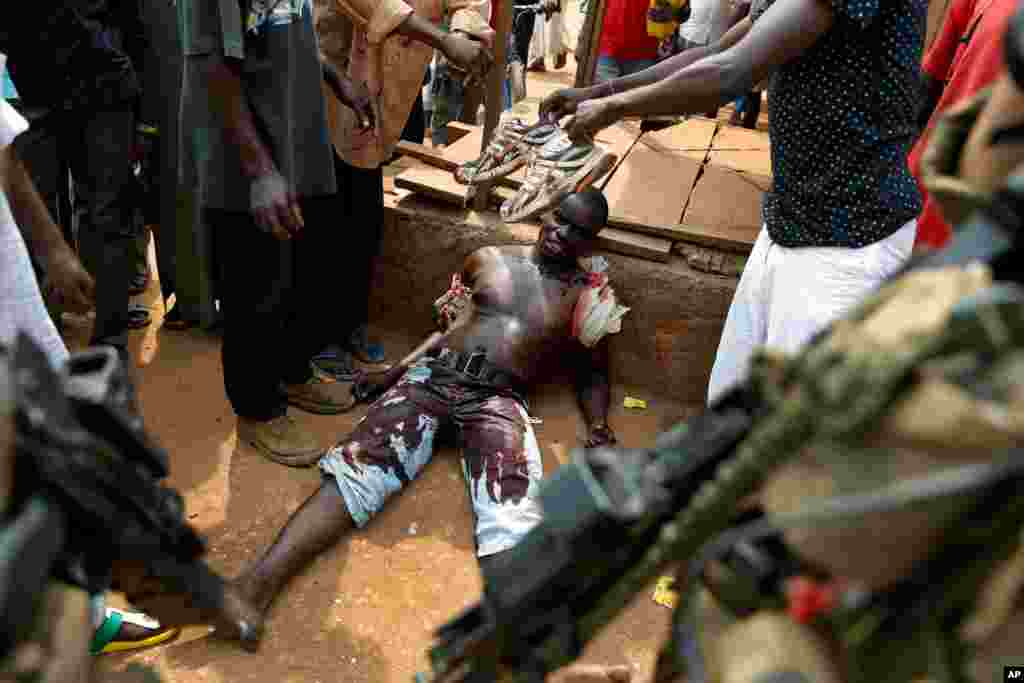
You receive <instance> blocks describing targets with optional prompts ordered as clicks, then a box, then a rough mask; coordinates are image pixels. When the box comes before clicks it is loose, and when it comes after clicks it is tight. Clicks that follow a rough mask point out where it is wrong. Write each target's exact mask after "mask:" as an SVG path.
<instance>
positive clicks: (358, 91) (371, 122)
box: [334, 75, 377, 130]
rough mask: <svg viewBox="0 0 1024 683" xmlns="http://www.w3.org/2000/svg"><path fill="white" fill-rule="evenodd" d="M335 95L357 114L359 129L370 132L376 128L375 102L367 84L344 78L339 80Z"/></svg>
mask: <svg viewBox="0 0 1024 683" xmlns="http://www.w3.org/2000/svg"><path fill="white" fill-rule="evenodd" d="M334 94H335V95H337V97H338V99H339V100H341V103H342V104H344V105H345V106H346V107H348V108H349V109H351V110H352V111H354V112H355V114H356V121H357V122H358V125H359V128H361V129H363V130H368V129H371V128H374V127H376V125H377V116H376V114H374V113H373V102H372V101H371V100H370V91H369V90H368V89H367V87H366V84H365V83H362V82H357V81H353V80H352V79H351V78H349V77H348V76H347V75H346V76H343V77H341V78H340V79H339V80H338V84H337V87H336V88H334Z"/></svg>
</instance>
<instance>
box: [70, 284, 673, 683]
mask: <svg viewBox="0 0 1024 683" xmlns="http://www.w3.org/2000/svg"><path fill="white" fill-rule="evenodd" d="M144 299H145V300H148V301H149V302H150V303H151V304H152V307H153V310H154V318H155V320H154V323H153V325H152V326H151V327H150V328H148V329H147V330H144V331H142V332H139V333H135V334H134V336H133V345H134V351H135V352H136V354H137V357H138V359H139V368H138V379H139V390H140V400H141V404H142V408H143V413H144V417H145V421H146V424H147V426H148V428H149V430H150V431H151V432H152V434H153V435H154V436H155V437H156V438H157V439H158V440H159V441H160V443H161V444H162V445H163V446H164V447H166V448H167V450H168V451H169V452H170V454H171V477H170V482H169V483H170V484H171V485H173V486H175V487H177V488H178V489H179V490H180V491H181V492H182V493H183V495H184V496H185V499H186V505H187V514H188V517H189V520H190V522H191V523H192V524H194V525H195V526H196V527H197V528H198V529H199V530H200V531H201V532H202V533H203V534H204V535H205V537H206V539H207V540H208V543H209V554H208V556H207V560H208V562H209V563H210V565H211V566H212V567H213V568H214V569H215V570H217V571H219V572H221V573H222V574H223V575H225V576H228V577H231V576H234V575H236V574H237V573H238V572H239V571H240V570H241V569H242V567H244V566H245V565H247V564H248V563H249V562H251V561H253V560H254V559H256V557H257V556H258V554H259V553H260V552H261V551H262V550H263V549H264V548H265V547H266V546H267V545H268V544H269V543H270V541H271V540H272V539H273V537H274V536H275V534H276V533H277V531H278V530H279V529H280V528H281V526H282V525H283V524H284V522H285V521H286V520H287V518H288V516H289V515H290V514H291V513H292V512H293V511H294V510H295V509H296V508H297V507H298V506H299V504H300V503H301V502H302V501H303V500H304V499H305V497H306V496H307V495H309V494H310V493H312V492H313V491H314V490H315V489H316V488H317V486H318V484H319V475H318V473H317V471H316V470H315V469H291V468H286V467H283V466H281V465H277V464H274V463H271V462H270V461H268V460H265V459H264V458H262V457H260V456H259V455H258V454H257V453H256V452H254V451H253V450H252V449H250V448H248V447H239V446H238V444H237V442H236V436H235V420H234V417H233V415H232V413H231V410H230V407H229V405H228V403H227V400H226V399H225V397H224V390H223V384H222V382H223V378H222V373H221V366H220V353H219V339H218V338H217V337H216V335H215V334H211V333H206V332H202V331H199V330H197V329H193V330H188V331H185V332H174V331H168V330H163V329H161V326H160V314H161V312H162V307H161V305H160V303H159V297H158V295H157V294H156V290H155V288H151V290H150V292H148V293H147V295H145V296H144ZM73 336H74V335H73ZM381 336H382V338H383V339H384V341H385V343H386V346H387V349H388V351H389V354H390V355H392V356H398V355H399V354H402V353H405V352H406V351H407V350H409V349H411V347H412V344H413V340H412V339H409V338H407V337H402V336H401V335H390V334H387V333H382V334H381ZM254 343H258V340H254ZM626 392H628V393H629V395H632V396H636V397H638V398H644V399H647V400H648V401H649V403H648V409H647V410H643V411H637V410H626V409H624V408H623V407H622V403H623V396H624V395H625V394H626ZM678 411H679V407H678V406H674V405H671V404H668V403H664V402H662V401H661V400H659V399H657V398H655V397H652V396H651V395H650V394H649V393H647V392H644V391H643V390H642V389H639V388H628V387H616V388H615V393H614V402H613V409H612V414H611V417H610V421H611V423H612V425H613V426H614V428H615V429H616V431H617V433H618V435H619V438H620V441H621V442H622V443H624V444H626V445H628V446H644V445H649V444H651V443H652V442H653V439H654V437H655V435H656V434H657V433H658V432H659V431H660V430H661V429H663V428H664V427H665V426H666V425H667V424H668V423H669V422H671V421H672V420H673V419H674V418H675V417H677V416H678V414H679V413H678ZM362 412H363V409H357V410H356V411H354V412H352V413H351V414H348V415H342V416H336V417H321V416H314V415H310V414H306V413H303V412H301V411H293V414H294V415H295V416H296V417H297V419H298V420H299V422H300V423H301V424H302V425H304V426H306V427H308V428H309V429H311V430H313V431H314V432H315V433H316V434H317V435H318V436H319V437H320V439H321V440H322V442H323V443H324V445H325V446H327V445H330V444H332V443H333V442H335V441H337V440H338V439H340V438H341V437H343V436H344V435H345V434H346V432H347V431H348V430H349V429H350V428H351V427H352V426H353V425H354V423H355V421H356V420H358V419H359V417H360V416H361V415H362ZM531 413H532V415H533V416H534V417H537V418H540V419H542V420H543V423H542V424H539V425H537V426H536V431H537V435H538V440H539V441H540V443H541V447H542V450H543V455H544V460H545V470H546V471H547V472H549V473H550V472H551V471H552V470H553V469H555V468H556V467H557V466H558V465H559V464H560V463H563V462H565V461H566V459H567V457H568V454H569V451H570V449H571V448H573V447H574V445H575V444H577V443H578V439H579V437H580V436H581V434H582V432H581V423H580V420H579V418H578V413H577V410H576V406H575V402H574V399H573V397H572V395H571V393H570V391H569V390H568V388H567V387H562V386H557V385H553V386H550V387H544V388H542V390H541V391H540V392H539V393H538V394H537V395H536V396H535V397H534V399H533V400H532V402H531ZM471 520H472V516H471V512H470V508H469V504H468V497H467V494H466V490H465V485H464V483H463V479H462V474H461V470H460V468H459V461H458V457H457V455H456V453H455V451H454V450H453V449H451V448H444V449H442V450H440V451H439V452H438V453H437V454H436V455H435V457H434V460H433V462H432V463H431V464H430V465H429V466H428V467H427V468H426V470H425V472H424V473H423V475H422V476H421V477H420V478H419V479H418V480H417V481H415V482H413V485H412V486H410V487H409V488H408V489H407V490H406V491H405V492H404V493H402V494H401V495H399V496H398V497H397V498H396V499H395V500H393V501H392V504H391V505H390V506H389V507H388V508H387V509H386V510H385V511H384V512H383V513H382V514H381V515H380V516H379V517H378V518H377V519H375V520H374V521H373V523H372V524H371V525H370V526H369V527H368V528H367V529H366V530H364V531H362V532H358V533H356V534H355V535H354V536H352V537H351V538H350V539H349V540H347V541H344V542H342V543H341V544H340V545H339V546H338V547H337V548H336V549H334V550H333V551H331V552H329V553H327V554H326V555H325V556H323V557H321V558H320V559H319V560H318V561H317V562H316V563H315V564H314V565H313V566H312V567H311V568H310V570H309V571H308V572H306V573H305V574H304V575H303V576H301V577H300V578H299V579H297V580H296V581H295V582H294V583H293V584H292V585H291V587H290V588H289V589H288V590H287V591H286V592H285V593H284V594H283V595H282V597H281V599H280V600H279V601H278V603H277V604H276V605H275V606H274V607H273V608H272V611H271V615H270V621H269V628H268V632H267V636H266V638H265V640H264V641H263V645H262V648H261V650H260V652H259V653H258V654H248V653H245V652H242V651H241V650H240V649H238V648H237V647H234V646H233V645H231V644H228V643H225V642H220V641H217V640H214V639H212V638H210V637H209V634H208V630H207V629H206V628H205V627H202V626H196V627H190V628H188V629H186V631H185V632H184V633H183V634H182V635H181V636H180V637H179V638H178V639H177V640H176V641H175V642H173V643H171V644H169V645H165V646H163V647H157V648H153V649H151V650H148V651H144V652H141V653H136V654H131V655H108V656H106V657H104V661H103V666H104V667H109V668H112V669H114V670H120V669H122V668H124V667H125V666H127V665H128V664H129V663H130V662H133V661H138V662H145V663H147V664H150V665H153V666H155V667H156V668H157V669H158V670H159V671H160V672H161V674H162V675H163V676H164V678H165V680H167V681H174V682H181V683H184V682H185V681H190V682H191V681H208V682H210V683H220V682H221V681H311V682H312V681H326V680H343V681H353V682H354V681H365V682H367V683H385V682H396V683H397V682H399V681H401V682H403V683H408V682H409V681H412V679H413V675H414V673H415V672H416V671H418V670H424V669H425V666H426V656H425V655H426V651H427V648H428V647H429V645H430V642H431V637H432V632H433V630H434V629H435V628H437V627H438V626H439V625H441V624H442V623H444V622H445V621H446V620H447V619H449V618H452V617H454V616H455V615H456V614H457V613H458V612H459V611H460V610H462V609H463V608H465V607H467V606H469V605H471V604H472V603H474V602H475V601H476V600H477V599H478V596H479V592H480V580H479V578H478V573H477V567H476V562H475V560H474V557H473V536H472V526H471ZM668 615H669V612H668V610H666V609H665V608H663V607H660V606H658V605H657V604H655V603H654V602H653V601H652V600H651V592H650V591H647V592H645V594H644V595H642V596H640V598H639V599H638V600H637V602H636V604H634V605H633V606H632V607H631V608H629V609H628V610H626V612H625V614H624V615H623V617H622V618H621V619H619V620H618V621H617V622H616V623H615V624H614V625H612V626H611V627H610V628H609V629H608V630H607V632H606V633H605V634H604V635H603V636H602V637H601V638H600V639H599V640H598V641H597V642H595V643H594V644H593V646H592V647H591V648H590V650H589V651H588V653H587V656H586V658H585V660H586V661H588V662H602V663H628V664H632V665H634V666H636V667H637V669H638V670H639V671H640V672H650V670H651V667H652V665H653V659H654V655H655V653H656V648H657V646H658V644H659V642H660V641H661V638H662V637H663V635H664V634H665V632H666V629H667V625H668ZM644 678H645V677H641V678H639V679H638V680H644Z"/></svg>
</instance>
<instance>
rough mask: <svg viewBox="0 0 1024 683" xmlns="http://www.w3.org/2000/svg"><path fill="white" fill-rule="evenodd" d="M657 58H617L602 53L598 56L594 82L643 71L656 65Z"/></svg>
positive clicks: (602, 81)
mask: <svg viewBox="0 0 1024 683" xmlns="http://www.w3.org/2000/svg"><path fill="white" fill-rule="evenodd" d="M656 63H657V60H654V59H615V58H614V57H607V56H605V55H601V56H600V57H598V58H597V68H596V69H595V70H594V83H604V82H605V81H610V80H612V79H614V78H622V77H623V76H629V75H631V74H635V73H636V72H637V71H643V70H644V69H648V68H650V67H652V66H654V65H655V64H656Z"/></svg>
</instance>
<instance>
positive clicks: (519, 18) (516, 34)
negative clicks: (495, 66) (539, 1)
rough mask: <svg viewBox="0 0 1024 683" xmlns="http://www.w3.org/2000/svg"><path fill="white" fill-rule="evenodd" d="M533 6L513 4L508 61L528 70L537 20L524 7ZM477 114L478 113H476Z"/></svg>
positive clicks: (523, 3)
mask: <svg viewBox="0 0 1024 683" xmlns="http://www.w3.org/2000/svg"><path fill="white" fill-rule="evenodd" d="M529 4H532V3H531V2H530V0H522V1H521V2H520V1H519V0H516V1H515V2H513V4H512V36H511V39H512V40H511V42H512V45H511V47H512V53H511V54H509V56H508V58H507V61H509V62H511V61H512V60H513V59H515V60H517V61H518V62H519V63H520V64H522V65H523V68H526V67H527V66H528V65H529V64H528V61H529V56H530V41H531V40H532V39H533V22H534V20H535V19H536V18H537V15H536V14H534V12H533V11H532V10H530V11H524V10H523V9H522V6H523V5H529ZM474 113H476V112H474Z"/></svg>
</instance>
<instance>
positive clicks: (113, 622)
mask: <svg viewBox="0 0 1024 683" xmlns="http://www.w3.org/2000/svg"><path fill="white" fill-rule="evenodd" d="M105 614H106V619H104V620H103V623H102V624H100V627H99V628H98V629H96V633H95V635H93V638H92V644H91V645H90V646H89V651H90V652H91V653H92V654H94V655H101V654H109V653H111V652H127V651H129V650H141V649H143V648H147V647H153V646H154V645H162V644H163V643H166V642H168V641H170V640H173V639H174V638H176V637H177V636H178V634H179V633H181V629H179V628H162V627H161V626H160V622H159V621H157V620H156V619H152V618H150V617H148V616H146V615H145V614H143V613H142V612H127V611H125V610H119V609H114V608H113V607H107V608H106V611H105ZM124 624H131V625H132V626H137V627H139V628H140V629H142V630H144V631H145V632H146V633H147V635H146V636H145V637H144V638H141V639H137V640H124V639H119V638H118V636H119V635H120V634H121V627H122V625H124Z"/></svg>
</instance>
